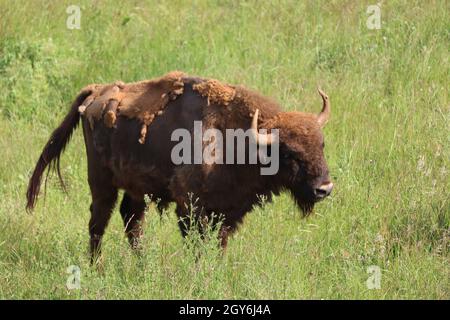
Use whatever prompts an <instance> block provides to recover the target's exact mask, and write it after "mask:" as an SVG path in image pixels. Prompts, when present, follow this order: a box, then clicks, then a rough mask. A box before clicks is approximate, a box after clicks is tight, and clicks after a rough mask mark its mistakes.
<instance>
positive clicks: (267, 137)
mask: <svg viewBox="0 0 450 320" xmlns="http://www.w3.org/2000/svg"><path fill="white" fill-rule="evenodd" d="M258 115H259V109H256V110H255V114H254V115H253V119H252V126H251V128H250V129H251V133H252V136H253V139H255V141H256V143H257V144H260V145H270V144H272V142H273V140H274V136H273V134H263V133H258Z"/></svg>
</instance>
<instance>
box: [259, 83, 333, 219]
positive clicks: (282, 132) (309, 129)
mask: <svg viewBox="0 0 450 320" xmlns="http://www.w3.org/2000/svg"><path fill="white" fill-rule="evenodd" d="M319 93H320V95H321V97H322V100H323V108H322V111H321V112H320V113H319V115H315V114H310V113H303V112H282V113H280V114H278V115H277V116H276V117H275V118H273V119H270V120H268V121H267V122H265V123H263V124H262V126H263V127H264V128H267V129H272V128H276V129H278V130H279V144H280V145H279V147H280V149H279V150H280V153H279V155H280V168H279V172H278V174H277V175H276V177H275V179H276V181H277V185H279V186H280V187H281V188H284V189H288V190H289V191H290V192H291V193H292V195H293V197H294V198H295V200H296V202H297V204H298V206H299V207H300V209H301V210H302V211H303V213H304V214H305V215H308V214H309V213H311V211H312V209H313V207H314V204H315V203H316V202H317V201H320V200H322V199H324V198H325V197H327V196H328V195H329V194H330V193H331V190H332V189H333V183H332V182H331V181H330V176H329V172H328V166H327V163H326V161H325V157H324V153H323V150H324V147H325V144H324V138H323V134H322V130H321V129H322V128H323V126H324V125H325V123H326V122H327V120H328V118H329V115H330V103H329V99H328V96H327V95H326V94H325V93H324V92H323V91H321V90H320V89H319ZM257 118H258V113H257V112H255V115H254V117H253V122H252V132H253V134H254V136H255V137H254V138H255V140H256V141H257V142H258V143H259V144H271V143H272V141H274V136H273V135H272V134H260V133H258V132H257V127H258V125H257Z"/></svg>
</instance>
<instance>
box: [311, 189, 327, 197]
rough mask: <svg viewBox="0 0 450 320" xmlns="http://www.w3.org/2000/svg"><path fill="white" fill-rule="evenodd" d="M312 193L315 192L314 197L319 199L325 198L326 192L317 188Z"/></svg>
mask: <svg viewBox="0 0 450 320" xmlns="http://www.w3.org/2000/svg"><path fill="white" fill-rule="evenodd" d="M314 191H315V192H314V193H315V194H316V196H318V197H320V198H322V197H325V196H326V195H327V190H325V189H321V188H317V189H316V190H314Z"/></svg>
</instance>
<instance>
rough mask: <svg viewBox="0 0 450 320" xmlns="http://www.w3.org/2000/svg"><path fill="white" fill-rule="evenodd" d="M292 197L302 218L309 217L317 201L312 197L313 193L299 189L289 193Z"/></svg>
mask: <svg viewBox="0 0 450 320" xmlns="http://www.w3.org/2000/svg"><path fill="white" fill-rule="evenodd" d="M291 193H292V196H293V198H294V200H295V202H296V203H297V206H298V207H299V208H300V210H301V211H302V213H303V216H304V217H307V216H309V215H310V214H311V213H312V212H313V209H314V205H315V204H316V202H317V201H319V199H317V198H316V197H315V196H314V193H313V192H311V191H309V190H307V189H306V188H300V189H296V190H292V191H291Z"/></svg>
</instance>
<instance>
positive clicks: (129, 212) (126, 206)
mask: <svg viewBox="0 0 450 320" xmlns="http://www.w3.org/2000/svg"><path fill="white" fill-rule="evenodd" d="M120 214H121V215H122V219H123V224H124V227H125V234H126V235H127V237H128V241H129V242H130V245H131V248H132V249H139V247H140V240H141V237H142V222H143V220H144V216H145V201H144V199H141V200H136V199H134V198H132V197H131V196H130V195H129V194H128V193H126V192H125V193H124V195H123V199H122V203H121V204H120Z"/></svg>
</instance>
